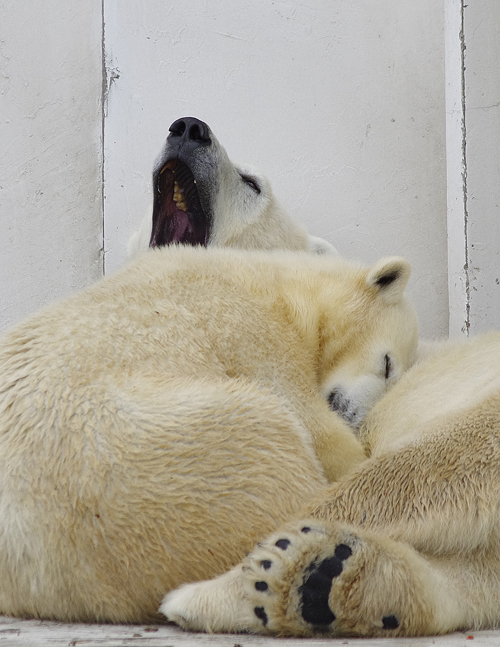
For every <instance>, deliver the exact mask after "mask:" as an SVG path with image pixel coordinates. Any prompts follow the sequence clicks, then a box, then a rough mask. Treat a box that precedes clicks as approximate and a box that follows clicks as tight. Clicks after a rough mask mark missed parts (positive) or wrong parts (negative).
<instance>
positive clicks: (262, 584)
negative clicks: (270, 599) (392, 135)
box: [255, 582, 269, 591]
mask: <svg viewBox="0 0 500 647" xmlns="http://www.w3.org/2000/svg"><path fill="white" fill-rule="evenodd" d="M255 588H256V589H257V591H267V589H268V588H269V586H268V585H267V582H255Z"/></svg>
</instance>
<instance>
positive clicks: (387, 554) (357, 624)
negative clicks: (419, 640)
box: [243, 520, 425, 636]
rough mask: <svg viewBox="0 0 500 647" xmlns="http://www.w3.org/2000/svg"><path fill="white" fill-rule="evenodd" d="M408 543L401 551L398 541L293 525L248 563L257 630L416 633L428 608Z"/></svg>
mask: <svg viewBox="0 0 500 647" xmlns="http://www.w3.org/2000/svg"><path fill="white" fill-rule="evenodd" d="M401 546H402V549H401V551H399V550H398V545H397V544H396V542H391V541H390V540H387V541H386V540H385V539H384V538H378V537H375V536H374V535H370V534H366V533H364V532H363V531H359V532H358V531H353V529H351V528H349V527H347V526H340V525H338V526H337V525H326V524H322V523H320V522H317V521H314V520H307V521H303V522H301V523H297V524H292V525H289V526H287V527H285V531H284V532H283V531H281V532H280V533H279V534H275V535H273V536H272V537H271V538H270V539H268V540H266V541H265V542H261V543H260V544H259V546H258V548H257V549H256V550H255V551H254V552H253V553H252V554H251V555H250V556H249V557H248V558H247V559H246V561H245V563H244V567H243V572H244V574H245V577H246V583H245V592H246V599H247V604H248V605H249V606H248V612H249V611H250V610H251V609H253V613H254V622H255V621H256V622H257V624H258V625H259V624H260V628H259V629H257V627H256V626H255V625H254V627H253V628H252V629H253V631H256V630H258V631H259V632H260V633H271V634H285V635H295V636H313V635H318V634H322V635H324V634H332V635H358V636H364V635H370V636H380V635H384V636H394V635H399V634H401V633H403V634H406V635H408V634H412V633H415V626H413V627H412V625H415V623H416V624H418V620H419V619H420V620H422V618H417V616H422V613H424V615H425V610H424V609H422V608H421V605H419V603H418V600H415V596H417V597H418V594H417V590H418V588H419V587H418V586H417V585H416V582H415V581H414V578H413V576H412V568H411V564H410V563H408V561H407V559H406V555H405V551H406V548H405V547H404V546H403V545H401ZM394 548H395V550H393V549H394ZM410 550H411V549H410ZM410 562H411V560H410ZM417 633H419V632H418V631H417Z"/></svg>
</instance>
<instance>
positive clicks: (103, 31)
mask: <svg viewBox="0 0 500 647" xmlns="http://www.w3.org/2000/svg"><path fill="white" fill-rule="evenodd" d="M104 2H105V0H101V63H102V74H101V77H102V87H101V213H102V231H101V235H102V274H103V276H104V275H105V274H106V236H105V231H106V230H105V226H106V224H105V223H106V217H105V195H106V193H105V189H104V182H105V172H104V167H105V162H106V160H105V141H104V138H105V136H106V128H105V120H106V102H107V88H108V71H107V68H106V24H105V21H104Z"/></svg>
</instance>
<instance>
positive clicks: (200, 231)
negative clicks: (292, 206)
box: [128, 117, 337, 258]
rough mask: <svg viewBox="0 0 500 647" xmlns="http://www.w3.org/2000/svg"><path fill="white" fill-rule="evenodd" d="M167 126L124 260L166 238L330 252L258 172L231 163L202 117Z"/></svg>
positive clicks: (216, 243)
mask: <svg viewBox="0 0 500 647" xmlns="http://www.w3.org/2000/svg"><path fill="white" fill-rule="evenodd" d="M169 130H170V134H169V135H168V137H167V140H166V142H165V146H164V148H163V150H162V151H161V153H160V155H159V156H158V158H157V160H156V162H155V164H154V169H153V209H152V214H149V213H148V214H147V215H146V217H145V218H144V219H143V221H142V223H141V226H140V228H139V230H138V231H137V232H136V233H135V234H134V235H133V236H132V238H131V239H130V241H129V245H128V256H129V257H130V258H132V257H134V256H137V254H139V253H140V252H144V251H146V250H147V249H148V247H157V246H161V245H168V244H171V243H183V244H188V245H207V246H212V245H214V246H219V247H237V248H245V249H291V250H308V251H311V252H315V253H319V254H325V253H326V254H336V253H337V252H336V250H335V248H334V247H333V246H332V245H330V243H328V242H327V241H326V240H323V239H322V238H317V237H315V236H309V235H308V234H307V232H306V230H305V229H304V228H303V227H302V226H301V225H299V224H298V223H297V222H295V221H294V220H293V219H292V218H291V217H290V216H289V215H288V213H287V212H286V211H285V209H284V208H283V207H282V206H281V205H280V204H279V203H278V201H277V200H276V198H275V197H274V195H273V192H272V189H271V185H270V183H269V181H268V180H267V179H266V178H265V177H264V176H263V175H262V173H260V172H259V171H257V170H256V169H254V168H253V167H251V166H248V165H242V164H233V162H231V160H230V159H229V157H228V155H227V153H226V151H225V149H224V148H223V147H222V146H221V145H220V144H219V142H218V141H217V138H216V137H215V135H214V134H213V133H212V131H211V129H210V128H209V126H208V125H207V124H206V123H204V122H203V121H200V120H199V119H196V118H195V117H182V118H180V119H177V120H176V121H174V123H173V124H172V125H171V126H170V129H169Z"/></svg>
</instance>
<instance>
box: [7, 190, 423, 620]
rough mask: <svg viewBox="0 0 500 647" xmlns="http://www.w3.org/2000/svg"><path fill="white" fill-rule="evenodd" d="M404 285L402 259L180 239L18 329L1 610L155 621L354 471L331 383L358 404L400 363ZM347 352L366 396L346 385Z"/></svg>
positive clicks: (407, 316)
mask: <svg viewBox="0 0 500 647" xmlns="http://www.w3.org/2000/svg"><path fill="white" fill-rule="evenodd" d="M251 190H253V189H251ZM408 276H409V267H408V263H406V261H404V260H402V259H399V258H389V259H385V260H382V261H380V262H378V263H376V264H375V265H374V266H373V267H371V268H363V267H360V266H357V265H354V264H352V263H348V262H346V261H343V260H341V259H337V258H335V257H331V256H317V255H313V254H309V253H305V252H302V253H299V252H296V253H293V252H257V251H242V250H238V251H235V250H231V249H218V248H215V247H212V248H210V249H207V248H205V247H201V246H197V247H190V246H186V245H175V246H169V247H162V248H159V249H154V250H152V251H150V252H149V253H146V254H142V255H141V256H140V257H139V258H138V259H137V260H136V261H133V262H132V263H131V264H129V265H128V266H126V267H125V268H124V269H122V270H121V271H119V272H117V273H116V274H114V275H112V276H110V277H108V278H106V279H104V280H102V281H100V282H99V283H97V284H96V285H94V286H93V287H91V288H89V289H87V290H86V291H85V292H83V293H81V294H79V295H76V296H73V297H71V298H68V299H66V300H64V301H61V302H60V303H58V304H55V305H53V306H51V307H48V308H46V309H44V310H42V311H41V312H40V313H39V314H35V315H33V316H31V317H29V318H28V319H27V320H26V321H24V322H22V323H20V324H18V325H17V326H15V327H14V328H12V329H11V330H10V331H9V332H8V333H7V334H6V335H5V336H4V338H3V340H2V341H1V342H0V522H1V523H0V528H1V531H0V582H1V586H0V613H3V614H8V615H21V616H32V617H44V618H57V619H60V620H66V621H72V620H77V621H112V622H145V621H148V620H152V619H157V615H156V614H157V612H158V607H159V604H160V602H161V600H162V598H163V596H164V595H165V594H166V593H167V592H168V591H169V590H171V589H173V588H174V587H176V586H179V585H180V584H181V583H182V582H186V581H188V582H190V581H191V582H192V581H195V580H200V579H203V578H208V577H213V576H215V575H217V574H220V573H222V572H223V571H224V570H226V569H228V568H229V567H231V566H234V565H235V564H236V563H237V562H238V561H239V560H240V559H241V558H242V557H243V556H244V555H245V553H246V552H247V551H248V550H250V548H251V547H252V546H253V545H254V543H255V542H256V541H257V540H258V539H260V538H261V537H262V536H264V535H265V534H266V533H268V532H271V531H272V530H274V529H275V528H276V527H277V526H278V525H279V524H280V523H282V522H283V521H285V520H286V519H288V518H290V517H291V516H292V515H293V514H294V513H295V512H296V511H297V510H298V509H300V508H301V507H302V506H303V505H304V504H305V503H306V502H307V501H309V500H311V499H312V498H313V497H314V496H316V495H318V493H319V492H320V491H321V490H322V488H323V487H324V486H326V484H327V481H329V480H330V481H331V480H335V479H338V478H339V477H341V476H342V475H344V474H346V473H348V472H349V471H350V470H351V469H352V468H353V467H354V466H356V465H357V464H358V463H360V462H362V461H363V460H364V459H365V454H364V452H363V449H362V446H361V444H360V442H359V441H358V439H357V438H356V435H355V433H354V431H353V428H352V427H350V426H349V425H348V424H347V423H346V422H345V421H344V419H343V418H342V417H341V415H339V414H342V413H343V411H344V408H343V407H341V406H338V407H336V408H337V409H338V412H339V413H335V412H333V411H332V410H331V409H330V408H329V405H328V400H330V397H329V394H328V389H329V388H332V389H335V390H336V391H339V392H341V393H342V394H343V396H342V397H343V398H345V400H346V401H349V402H350V409H358V410H359V411H360V412H362V411H365V410H366V409H367V408H368V407H369V406H371V405H372V404H373V403H374V400H375V399H376V398H377V397H380V395H381V394H382V393H383V392H384V391H385V390H386V388H387V386H388V385H390V384H392V383H393V382H394V381H395V380H396V379H397V378H398V377H399V376H400V375H401V373H402V372H403V371H405V370H406V369H407V368H408V366H409V365H410V364H411V363H412V361H413V357H414V353H415V346H416V341H417V339H416V338H417V333H416V321H415V315H414V313H413V309H412V308H411V307H410V306H409V305H408V303H407V302H406V300H405V298H404V296H403V290H404V287H405V285H406V282H407V280H408ZM353 363H355V364H356V366H357V371H358V372H359V373H360V374H361V375H363V376H365V375H371V380H370V383H371V384H372V388H371V389H369V390H366V391H360V390H359V389H353V390H351V384H352V383H351V380H349V383H348V384H347V385H346V386H345V388H344V386H343V377H342V375H343V371H344V368H345V366H346V365H349V366H351V368H352V364H353ZM338 371H340V372H338ZM350 377H353V376H352V370H351V371H350ZM374 385H377V386H376V387H375V386H374ZM335 400H336V404H338V398H336V399H335Z"/></svg>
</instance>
